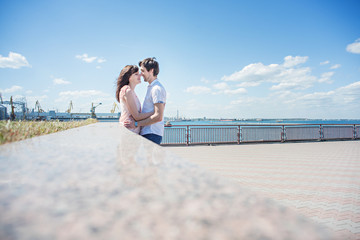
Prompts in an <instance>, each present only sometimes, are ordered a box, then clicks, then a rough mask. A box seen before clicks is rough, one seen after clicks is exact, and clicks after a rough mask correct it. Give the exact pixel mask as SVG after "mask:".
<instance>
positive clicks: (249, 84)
mask: <svg viewBox="0 0 360 240" xmlns="http://www.w3.org/2000/svg"><path fill="white" fill-rule="evenodd" d="M259 85H260V82H242V83H240V84H237V85H236V86H238V87H257V86H259Z"/></svg>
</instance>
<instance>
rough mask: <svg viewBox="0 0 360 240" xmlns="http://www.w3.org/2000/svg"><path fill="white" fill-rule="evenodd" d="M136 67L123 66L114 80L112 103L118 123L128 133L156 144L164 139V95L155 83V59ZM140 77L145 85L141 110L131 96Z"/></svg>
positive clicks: (139, 81) (144, 61)
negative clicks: (117, 107) (116, 106)
mask: <svg viewBox="0 0 360 240" xmlns="http://www.w3.org/2000/svg"><path fill="white" fill-rule="evenodd" d="M139 67H140V71H141V72H139ZM139 67H138V66H136V65H127V66H125V67H124V68H123V69H122V70H121V72H120V75H119V77H118V79H117V88H116V99H117V101H118V102H120V108H121V116H120V119H119V122H120V124H122V125H124V126H125V127H126V128H128V129H129V130H131V131H133V132H135V133H137V134H140V135H142V136H143V137H145V138H147V139H149V140H150V141H153V142H155V143H157V144H160V143H161V140H162V137H163V135H164V120H163V118H164V110H165V103H166V91H165V88H164V87H163V86H162V85H161V83H160V82H159V80H158V79H157V75H158V74H159V63H158V62H157V61H156V59H155V58H146V59H144V60H142V61H140V62H139ZM141 77H143V78H144V81H145V82H147V83H148V84H149V85H148V88H147V92H146V96H145V99H144V103H143V106H142V107H141V104H140V101H139V99H138V97H137V96H136V93H135V87H136V85H138V84H139V83H141Z"/></svg>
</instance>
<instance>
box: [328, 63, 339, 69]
mask: <svg viewBox="0 0 360 240" xmlns="http://www.w3.org/2000/svg"><path fill="white" fill-rule="evenodd" d="M339 67H341V64H335V65H333V66H331V68H330V69H338V68H339Z"/></svg>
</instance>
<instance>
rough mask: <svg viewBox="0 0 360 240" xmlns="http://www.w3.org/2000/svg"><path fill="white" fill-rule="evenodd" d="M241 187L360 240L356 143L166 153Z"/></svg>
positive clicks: (209, 148) (341, 235) (247, 146)
mask: <svg viewBox="0 0 360 240" xmlns="http://www.w3.org/2000/svg"><path fill="white" fill-rule="evenodd" d="M166 148H167V149H169V150H171V151H172V152H174V153H176V154H178V155H179V156H182V157H184V158H185V159H187V160H190V161H191V162H193V163H196V164H198V165H200V166H201V167H203V168H205V169H208V170H210V171H212V172H215V173H217V174H218V175H222V176H224V177H226V178H228V179H232V180H233V181H234V182H237V183H238V184H239V187H242V188H248V189H250V190H252V191H254V192H257V193H261V194H262V195H265V196H267V197H269V198H271V199H274V200H276V201H277V202H279V203H280V204H283V205H285V206H288V207H289V208H292V209H294V210H295V211H297V212H298V213H300V214H303V215H305V216H307V217H310V218H311V219H313V220H314V221H316V222H318V223H320V224H323V225H325V226H328V227H330V228H331V229H332V230H333V231H334V232H335V234H336V238H337V239H360V141H329V142H301V143H273V144H240V145H217V146H189V147H166Z"/></svg>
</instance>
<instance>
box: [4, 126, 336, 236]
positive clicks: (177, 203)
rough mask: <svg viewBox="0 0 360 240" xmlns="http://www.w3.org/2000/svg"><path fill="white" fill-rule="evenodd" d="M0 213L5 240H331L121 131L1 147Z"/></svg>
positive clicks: (99, 129)
mask: <svg viewBox="0 0 360 240" xmlns="http://www.w3.org/2000/svg"><path fill="white" fill-rule="evenodd" d="M191 149H192V148H191ZM191 149H190V148H189V150H191ZM194 149H195V148H194ZM225 154H227V153H225ZM264 154H265V153H264ZM194 156H198V154H196V155H194ZM255 190H256V189H255ZM0 213H1V214H0V239H2V240H7V239H40V240H41V239H90V240H91V239H132V240H133V239H154V240H159V239H196V240H198V239H216V240H219V239H302V240H303V239H307V240H308V239H326V240H327V239H335V238H334V237H333V236H332V233H331V231H329V230H328V229H327V228H326V227H324V226H323V225H320V224H317V223H316V222H314V221H312V220H311V219H309V218H307V217H304V216H301V215H299V214H298V213H297V212H295V211H294V210H292V208H287V207H284V206H283V205H281V204H279V203H278V202H276V201H273V200H271V199H268V198H266V197H263V196H262V194H259V193H257V192H256V191H253V190H251V189H250V190H249V189H246V188H244V187H242V186H241V185H239V184H237V183H234V182H233V181H231V180H229V179H227V178H224V177H221V176H218V175H217V174H215V173H212V172H211V171H208V170H206V169H204V168H202V167H199V166H197V165H196V164H193V163H191V162H189V161H187V160H185V159H182V158H180V157H177V156H176V155H174V154H173V153H172V152H171V151H169V149H166V148H164V147H160V146H158V145H156V144H153V143H152V142H149V141H148V140H146V139H144V138H142V137H140V136H138V135H135V134H134V133H132V132H130V131H129V130H127V129H125V128H123V127H120V126H119V124H117V123H96V124H92V125H88V126H84V127H80V128H75V129H71V130H67V131H63V132H59V133H54V134H49V135H46V136H40V137H35V138H32V139H27V140H24V141H20V142H15V143H10V144H5V145H2V146H0Z"/></svg>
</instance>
